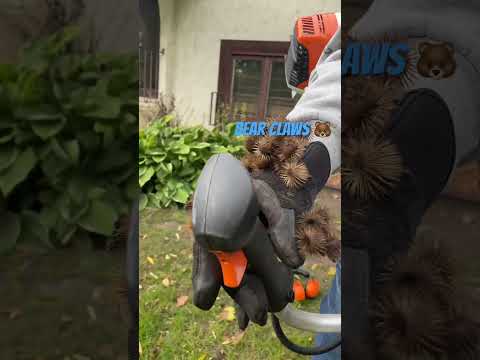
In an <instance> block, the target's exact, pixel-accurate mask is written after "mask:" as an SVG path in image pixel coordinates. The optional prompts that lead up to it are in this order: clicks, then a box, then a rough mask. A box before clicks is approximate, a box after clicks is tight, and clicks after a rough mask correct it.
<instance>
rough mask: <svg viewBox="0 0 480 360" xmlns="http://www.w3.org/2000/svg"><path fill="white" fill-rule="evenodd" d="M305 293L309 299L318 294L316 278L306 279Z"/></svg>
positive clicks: (318, 285)
mask: <svg viewBox="0 0 480 360" xmlns="http://www.w3.org/2000/svg"><path fill="white" fill-rule="evenodd" d="M305 293H306V295H307V297H308V298H309V299H314V298H316V297H317V296H318V295H320V283H319V282H318V280H317V279H308V281H307V285H306V286H305Z"/></svg>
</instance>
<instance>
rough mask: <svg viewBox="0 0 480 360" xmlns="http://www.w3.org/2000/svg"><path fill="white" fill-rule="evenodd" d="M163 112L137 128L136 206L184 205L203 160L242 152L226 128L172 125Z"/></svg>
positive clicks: (241, 153)
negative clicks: (139, 194) (152, 120)
mask: <svg viewBox="0 0 480 360" xmlns="http://www.w3.org/2000/svg"><path fill="white" fill-rule="evenodd" d="M172 120H173V116H171V115H167V116H165V117H163V118H161V119H159V120H157V121H155V122H153V123H152V124H151V125H150V126H148V127H147V128H146V129H143V130H141V131H140V140H139V142H140V144H139V151H140V159H139V165H140V167H139V182H140V187H141V188H142V194H141V196H140V209H143V208H145V207H146V206H150V207H168V206H170V205H172V204H177V205H180V206H182V205H185V204H186V203H187V202H188V200H189V198H190V197H191V195H192V194H193V191H194V188H195V184H196V181H197V178H198V176H199V175H200V172H201V170H202V168H203V166H204V165H205V163H206V161H207V160H208V159H209V158H210V156H212V155H213V154H219V153H231V154H233V155H234V156H241V155H243V151H244V147H243V142H242V141H241V140H240V139H239V138H235V137H234V136H233V124H230V125H228V126H227V128H226V131H225V132H223V131H220V130H218V129H214V130H212V131H209V130H207V129H205V128H203V127H200V126H197V127H173V126H171V125H170V123H171V122H172Z"/></svg>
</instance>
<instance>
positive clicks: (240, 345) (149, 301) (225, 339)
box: [140, 209, 331, 360]
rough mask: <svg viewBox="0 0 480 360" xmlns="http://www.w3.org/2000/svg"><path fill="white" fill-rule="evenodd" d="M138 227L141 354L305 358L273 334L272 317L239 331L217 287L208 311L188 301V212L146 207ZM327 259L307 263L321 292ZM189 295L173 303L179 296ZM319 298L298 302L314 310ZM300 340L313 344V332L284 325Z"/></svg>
mask: <svg viewBox="0 0 480 360" xmlns="http://www.w3.org/2000/svg"><path fill="white" fill-rule="evenodd" d="M140 216H141V228H140V286H141V288H140V345H141V358H142V359H144V360H154V359H155V360H156V359H188V360H190V359H194V360H208V359H232V360H233V359H235V360H236V359H248V360H254V359H286V360H288V359H305V357H301V356H298V355H296V354H294V353H292V352H290V351H289V350H287V349H286V348H284V347H283V346H282V345H281V344H280V342H279V341H278V340H277V338H276V337H275V334H274V332H273V329H272V327H271V324H270V321H269V323H268V324H267V326H265V327H260V326H256V325H250V326H249V327H248V329H247V331H246V332H245V333H244V334H243V336H242V334H240V332H239V330H238V327H237V323H236V320H234V319H233V318H232V319H225V316H223V317H222V312H223V313H225V309H226V308H227V309H228V308H229V307H231V306H233V302H232V300H231V299H230V298H229V297H228V296H227V295H226V293H225V292H223V291H221V292H220V294H219V297H218V299H217V301H216V303H215V305H214V307H213V308H212V310H210V311H208V312H207V311H202V310H199V309H197V308H196V307H195V306H193V304H192V302H191V298H192V294H191V263H192V238H191V233H190V230H189V228H188V222H189V214H188V213H187V212H186V211H184V210H177V209H168V210H164V209H155V210H154V209H146V210H144V211H143V212H142V213H141V215H140ZM330 266H331V264H328V263H322V262H320V264H317V265H309V266H307V269H309V270H312V268H314V271H313V272H314V273H315V276H316V277H317V278H318V279H319V280H320V281H321V284H322V287H323V289H324V290H323V293H325V292H326V289H327V287H328V286H329V283H330V277H329V276H328V275H327V274H326V273H327V269H328V268H330ZM182 296H188V300H187V302H186V303H185V304H184V305H182V306H177V299H178V298H180V297H182ZM319 303H320V299H315V300H308V301H306V302H303V303H302V304H301V305H300V307H301V308H302V309H304V310H307V311H318V308H319ZM286 333H287V335H288V336H289V337H290V338H291V339H292V340H294V341H295V342H297V343H299V344H303V345H307V344H313V334H310V333H305V332H300V331H297V330H295V329H288V328H287V329H286Z"/></svg>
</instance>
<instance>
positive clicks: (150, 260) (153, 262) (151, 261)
mask: <svg viewBox="0 0 480 360" xmlns="http://www.w3.org/2000/svg"><path fill="white" fill-rule="evenodd" d="M147 261H148V262H149V263H150V264H152V265H154V264H155V260H153V258H152V257H150V256H147Z"/></svg>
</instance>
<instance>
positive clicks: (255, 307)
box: [224, 274, 268, 326]
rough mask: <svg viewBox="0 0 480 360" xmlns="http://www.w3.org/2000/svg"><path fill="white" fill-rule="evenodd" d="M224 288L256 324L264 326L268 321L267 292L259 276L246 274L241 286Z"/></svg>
mask: <svg viewBox="0 0 480 360" xmlns="http://www.w3.org/2000/svg"><path fill="white" fill-rule="evenodd" d="M224 289H225V291H226V292H227V293H228V294H229V295H230V297H232V299H233V300H234V301H235V302H236V303H237V304H238V305H239V306H240V307H241V308H242V309H243V311H244V312H245V313H246V315H247V316H248V318H249V319H250V320H252V321H253V322H254V323H255V324H258V325H261V326H264V325H265V324H266V323H267V318H268V300H267V293H266V291H265V287H264V286H263V283H262V281H261V280H260V279H259V278H258V277H256V276H255V275H253V274H246V275H245V278H244V280H243V281H242V284H241V285H240V287H239V288H235V289H232V288H228V287H224Z"/></svg>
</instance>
